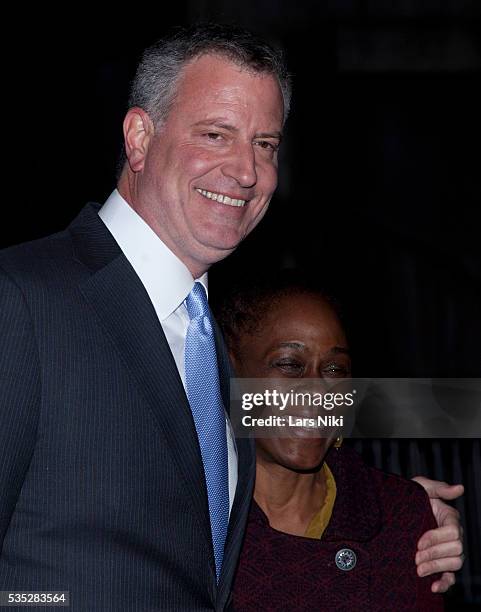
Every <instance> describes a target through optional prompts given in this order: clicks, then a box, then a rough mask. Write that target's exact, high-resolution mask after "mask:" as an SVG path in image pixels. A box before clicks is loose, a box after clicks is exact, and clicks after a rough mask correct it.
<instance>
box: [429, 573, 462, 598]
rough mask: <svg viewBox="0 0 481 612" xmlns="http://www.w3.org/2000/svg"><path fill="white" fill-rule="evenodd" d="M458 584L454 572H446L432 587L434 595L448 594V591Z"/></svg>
mask: <svg viewBox="0 0 481 612" xmlns="http://www.w3.org/2000/svg"><path fill="white" fill-rule="evenodd" d="M455 582H456V577H455V575H454V574H453V572H444V574H443V575H442V576H441V578H440V579H439V580H436V581H435V582H433V583H432V585H431V591H432V592H433V593H446V591H447V590H448V589H449V588H450V587H452V586H453V584H454V583H455Z"/></svg>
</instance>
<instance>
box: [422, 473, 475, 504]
mask: <svg viewBox="0 0 481 612" xmlns="http://www.w3.org/2000/svg"><path fill="white" fill-rule="evenodd" d="M413 480H415V481H416V482H417V483H418V484H420V485H421V486H422V487H423V488H424V489H425V490H426V492H427V494H428V495H429V497H430V498H431V499H448V500H449V499H456V498H457V497H460V496H461V495H463V493H464V486H463V485H462V484H455V485H450V484H448V483H447V482H442V481H440V480H430V479H429V478H425V477H424V476H415V477H414V478H413Z"/></svg>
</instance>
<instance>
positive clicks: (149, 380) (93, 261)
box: [70, 207, 215, 576]
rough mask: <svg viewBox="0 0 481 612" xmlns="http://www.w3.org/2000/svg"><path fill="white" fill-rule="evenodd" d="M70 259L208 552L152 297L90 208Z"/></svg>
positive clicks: (196, 457)
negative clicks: (163, 447) (143, 405)
mask: <svg viewBox="0 0 481 612" xmlns="http://www.w3.org/2000/svg"><path fill="white" fill-rule="evenodd" d="M70 232H71V234H72V239H73V244H74V257H75V258H76V259H78V260H79V261H81V262H82V263H83V264H84V265H86V266H87V267H88V268H89V269H90V270H91V271H92V274H91V275H90V276H89V277H88V278H87V279H86V280H85V281H83V282H82V283H81V285H80V291H81V292H82V294H83V296H84V297H85V299H86V300H87V302H88V303H89V304H90V306H91V307H92V309H93V310H94V311H95V313H96V315H97V317H98V319H99V321H100V323H101V325H102V327H103V328H104V330H105V332H106V334H107V335H108V336H109V338H110V339H111V341H112V342H113V344H114V345H115V346H116V348H117V350H118V352H119V354H120V356H121V358H122V360H123V362H124V364H125V367H126V369H127V370H128V371H129V373H130V374H131V376H132V379H134V380H135V381H136V383H137V385H138V387H139V389H140V391H141V393H142V394H143V396H144V397H145V399H146V400H147V403H148V406H149V409H150V411H151V414H152V416H153V418H154V421H155V423H156V425H157V427H158V429H159V430H160V432H161V433H162V434H163V436H164V438H165V440H166V442H167V444H168V445H169V447H170V449H171V452H172V456H173V458H174V460H175V462H176V464H177V467H178V469H179V472H180V474H181V476H182V478H183V481H184V484H185V488H186V490H187V491H188V493H189V494H190V498H191V502H192V506H193V508H194V510H195V512H196V514H197V516H198V517H199V523H200V528H201V531H202V533H203V535H204V537H205V540H206V544H207V546H208V547H209V548H210V549H211V557H212V558H211V564H212V572H213V576H215V571H214V560H213V551H212V539H211V533H210V522H209V510H208V502H207V491H206V487H205V478H204V472H203V467H202V460H201V455H200V449H199V444H198V440H197V434H196V431H195V426H194V422H193V418H192V412H191V410H190V406H189V403H188V401H187V397H186V395H185V391H184V387H183V385H182V381H181V379H180V376H179V373H178V370H177V367H176V365H175V361H174V359H173V356H172V353H171V351H170V347H169V345H168V342H167V340H166V338H165V335H164V332H163V330H162V326H161V325H160V323H159V320H158V318H157V315H156V313H155V310H154V307H153V305H152V303H151V301H150V298H149V296H148V294H147V292H146V290H145V288H144V286H143V285H142V283H141V281H140V279H139V277H138V276H137V274H136V273H135V271H134V269H133V268H132V266H131V265H130V263H129V262H128V261H127V259H126V258H125V256H124V255H123V253H122V252H121V251H120V248H119V247H118V245H117V243H116V242H115V240H114V239H113V237H112V236H111V234H110V232H108V230H107V228H106V227H105V226H104V224H103V222H102V221H101V219H100V218H99V217H98V215H97V210H95V208H94V207H86V208H85V209H84V211H83V212H82V213H81V215H80V216H79V217H78V218H77V219H76V220H75V221H74V223H73V224H72V226H71V227H70Z"/></svg>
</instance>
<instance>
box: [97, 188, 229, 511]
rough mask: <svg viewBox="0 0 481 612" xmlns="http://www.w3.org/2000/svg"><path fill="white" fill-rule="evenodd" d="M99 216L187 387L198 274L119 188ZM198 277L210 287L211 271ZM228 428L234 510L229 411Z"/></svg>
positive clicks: (205, 285)
mask: <svg viewBox="0 0 481 612" xmlns="http://www.w3.org/2000/svg"><path fill="white" fill-rule="evenodd" d="M99 216H100V218H101V219H102V221H103V222H104V223H105V225H106V226H107V228H108V230H109V231H110V233H111V234H112V236H113V237H114V238H115V241H116V242H117V244H118V245H119V247H120V248H121V250H122V251H123V253H124V255H125V256H126V257H127V259H128V260H129V262H130V264H131V265H132V267H133V268H134V270H135V272H136V274H137V276H138V277H139V278H140V280H141V281H142V284H143V285H144V287H145V289H146V291H147V293H148V294H149V297H150V300H151V302H152V305H153V306H154V308H155V312H156V313H157V317H158V318H159V321H160V324H161V325H162V329H163V330H164V333H165V337H166V338H167V342H168V343H169V346H170V350H171V351H172V355H173V357H174V360H175V363H176V365H177V369H178V370H179V374H180V377H181V379H182V383H183V385H184V388H185V365H184V352H185V338H186V335H187V328H188V326H189V323H190V318H189V315H188V313H187V308H186V306H185V303H184V300H185V299H186V297H187V296H188V295H189V293H190V292H191V290H192V287H193V286H194V282H195V281H194V278H193V277H192V274H191V273H190V272H189V270H188V268H187V267H186V266H185V264H183V263H182V262H181V261H180V259H179V258H178V257H177V256H176V255H174V253H172V251H171V250H170V249H169V248H168V247H167V246H166V245H165V244H164V243H163V242H162V240H161V239H160V238H159V237H158V236H157V234H156V233H155V232H154V231H153V230H152V229H151V227H150V226H149V225H147V223H146V222H145V221H144V220H143V219H142V217H140V216H139V215H138V214H137V213H136V212H135V211H134V209H133V208H132V207H131V206H130V205H129V204H128V203H127V202H126V201H125V200H124V198H123V197H122V196H121V195H120V193H119V192H118V191H117V189H115V191H113V192H112V194H111V195H110V197H109V198H108V200H107V201H106V202H105V204H104V205H103V206H102V208H101V209H100V211H99ZM197 280H198V281H200V282H201V283H202V284H203V285H204V287H205V290H206V291H207V272H206V273H205V274H203V275H202V276H201V277H200V278H199V279H197ZM226 431H227V454H228V465H229V511H230V510H232V503H233V501H234V495H235V490H236V486H237V450H236V447H235V441H234V437H233V434H232V429H231V424H230V421H229V419H228V418H227V415H226Z"/></svg>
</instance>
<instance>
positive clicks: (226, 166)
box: [222, 143, 257, 188]
mask: <svg viewBox="0 0 481 612" xmlns="http://www.w3.org/2000/svg"><path fill="white" fill-rule="evenodd" d="M222 172H223V174H224V175H225V176H228V177H229V178H233V179H234V180H235V181H236V182H237V183H238V184H239V185H240V186H241V187H246V188H248V187H253V186H254V185H255V184H256V183H257V169H256V158H255V152H254V145H253V144H252V143H245V144H244V143H243V144H239V145H238V146H237V147H235V149H234V150H233V151H232V155H231V156H230V157H229V159H228V160H226V161H225V162H224V163H223V164H222Z"/></svg>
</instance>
